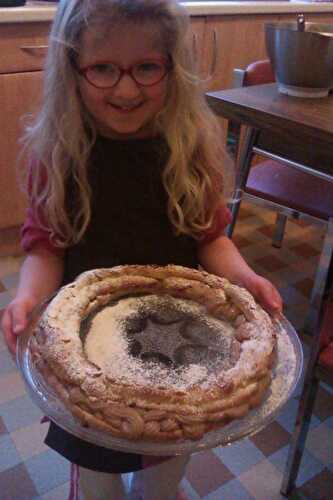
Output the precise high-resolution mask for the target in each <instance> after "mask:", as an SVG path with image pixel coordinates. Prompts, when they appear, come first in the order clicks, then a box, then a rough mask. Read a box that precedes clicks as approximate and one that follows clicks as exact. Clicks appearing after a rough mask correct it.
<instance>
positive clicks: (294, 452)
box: [281, 296, 333, 498]
mask: <svg viewBox="0 0 333 500" xmlns="http://www.w3.org/2000/svg"><path fill="white" fill-rule="evenodd" d="M320 318H322V319H320ZM332 332H333V297H332V296H331V297H330V298H328V299H327V300H326V302H325V304H324V305H323V307H322V308H321V314H320V315H319V324H318V328H317V331H316V335H315V336H314V337H313V338H312V344H311V349H310V356H309V360H308V364H307V368H306V372H305V379H304V385H303V390H302V393H301V396H300V400H299V406H298V410H297V416H296V422H295V426H294V430H293V433H292V436H291V439H290V446H289V453H288V458H287V464H286V467H285V471H284V475H283V480H282V488H281V493H282V494H283V495H285V496H290V495H292V494H293V493H294V491H295V481H296V479H297V475H298V471H299V466H300V462H301V459H302V455H303V451H304V448H305V442H306V437H307V434H308V430H309V426H310V421H311V416H312V411H313V407H314V404H315V400H316V393H317V389H318V386H319V382H320V381H323V382H326V383H327V384H330V385H332V386H333V335H332ZM292 498H294V497H292Z"/></svg>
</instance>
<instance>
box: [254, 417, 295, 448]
mask: <svg viewBox="0 0 333 500" xmlns="http://www.w3.org/2000/svg"><path fill="white" fill-rule="evenodd" d="M289 439H290V434H289V432H287V431H286V430H285V429H284V428H283V427H282V426H281V425H280V424H279V423H278V422H276V421H274V422H272V423H271V424H269V425H268V426H267V427H265V428H264V429H263V430H262V431H260V432H258V433H257V434H255V435H254V436H252V437H251V438H250V440H251V441H252V442H253V443H254V444H255V446H257V448H258V449H259V450H260V451H261V452H262V453H263V454H264V455H265V456H266V457H267V456H269V455H271V454H272V453H275V452H276V451H277V450H279V449H280V448H282V447H283V446H285V445H286V444H288V443H289Z"/></svg>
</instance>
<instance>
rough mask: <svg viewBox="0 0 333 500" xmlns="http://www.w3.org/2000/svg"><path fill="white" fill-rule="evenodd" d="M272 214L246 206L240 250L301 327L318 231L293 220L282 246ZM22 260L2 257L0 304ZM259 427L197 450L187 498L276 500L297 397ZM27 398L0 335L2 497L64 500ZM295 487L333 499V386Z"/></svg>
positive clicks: (63, 483)
mask: <svg viewBox="0 0 333 500" xmlns="http://www.w3.org/2000/svg"><path fill="white" fill-rule="evenodd" d="M273 221H274V216H272V214H270V213H269V212H264V211H261V212H259V211H258V210H257V209H254V208H253V207H250V206H249V205H247V206H245V207H244V208H243V209H242V212H241V218H240V220H239V222H238V225H237V227H236V232H235V238H234V239H235V241H236V242H237V244H238V246H239V248H241V250H242V253H243V255H244V256H245V257H246V258H247V259H248V261H249V262H250V263H251V264H252V266H253V267H254V268H255V269H256V270H257V271H258V272H260V273H262V274H263V275H265V276H266V277H268V278H270V279H271V280H272V281H274V282H275V283H276V284H277V286H278V288H279V290H280V291H281V294H282V295H283V297H284V300H285V304H286V308H285V313H286V315H287V317H288V318H289V319H290V320H291V321H292V322H293V324H294V325H295V326H296V327H299V326H301V324H302V321H303V318H304V313H305V311H306V308H307V304H308V294H309V290H310V288H311V282H312V278H313V272H314V269H315V267H316V263H317V255H318V250H319V248H320V247H321V243H322V233H321V232H320V231H319V230H318V228H315V229H313V228H312V227H310V226H306V225H304V224H300V223H293V222H290V223H289V225H288V228H287V234H286V238H285V242H284V245H283V248H282V249H280V250H277V249H274V248H273V247H272V246H271V245H270V235H271V233H272V223H273ZM19 265H20V259H19V258H2V259H0V309H1V308H3V307H5V306H6V304H7V303H8V301H9V300H10V299H11V297H12V296H13V295H14V293H15V286H16V283H17V270H18V268H19ZM299 390H300V389H299V388H298V390H297V391H296V393H295V395H294V397H293V398H292V399H291V400H290V401H289V402H288V404H287V405H286V406H285V407H284V409H283V411H282V413H281V414H280V415H279V416H278V417H277V418H276V420H275V421H274V422H273V423H271V424H270V425H269V426H268V427H266V428H265V429H264V430H262V431H261V432H259V433H258V434H256V435H255V436H252V437H250V438H247V439H243V440H242V441H239V442H237V443H235V444H232V445H230V446H227V447H224V448H221V447H219V448H215V449H213V450H211V451H208V452H203V453H199V454H195V455H193V456H192V458H191V462H190V465H189V467H188V470H187V474H186V478H185V479H184V481H183V486H184V489H185V491H186V492H187V495H188V498H189V500H199V499H204V500H222V499H223V500H250V499H256V500H277V499H280V498H282V497H281V496H280V494H279V489H280V485H281V478H282V472H283V469H284V465H285V460H286V455H287V449H288V440H289V436H290V432H291V430H292V427H293V423H294V419H295V412H296V408H297V404H298V400H297V395H298V394H299ZM40 416H41V412H40V411H39V409H37V408H36V407H35V406H34V405H33V403H32V402H31V401H30V399H29V397H28V396H27V394H26V392H25V388H24V385H23V383H22V380H21V377H20V375H19V373H18V372H17V369H16V366H15V364H14V362H13V361H12V359H11V357H10V356H9V354H8V352H7V350H6V347H5V345H4V341H3V339H2V337H1V335H0V500H41V499H44V500H66V498H67V496H66V495H67V492H68V472H69V467H68V463H67V462H66V461H65V460H64V459H62V458H61V457H60V456H59V455H57V454H56V453H54V452H53V451H52V450H49V449H48V448H47V447H46V446H45V445H44V444H43V437H44V435H45V432H46V428H47V424H42V425H41V424H40V423H39V420H40ZM297 484H298V486H299V491H300V492H301V493H302V494H303V495H304V498H306V499H309V500H310V499H311V500H331V499H332V498H333V391H332V389H330V388H329V387H328V386H324V385H322V386H321V388H320V392H319V396H318V398H317V403H316V408H315V412H314V416H313V418H312V422H311V430H310V432H309V436H308V440H307V449H306V453H305V454H304V458H303V461H302V466H301V470H300V474H299V477H298V482H297Z"/></svg>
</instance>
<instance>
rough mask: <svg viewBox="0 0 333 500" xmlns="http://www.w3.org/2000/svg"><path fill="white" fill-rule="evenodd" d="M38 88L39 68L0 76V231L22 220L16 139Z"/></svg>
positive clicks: (20, 160) (34, 103)
mask: <svg viewBox="0 0 333 500" xmlns="http://www.w3.org/2000/svg"><path fill="white" fill-rule="evenodd" d="M41 90H42V71H36V72H25V73H12V74H5V75H0V130H1V131H2V134H1V136H0V179H1V196H0V230H1V229H4V228H8V227H13V226H17V225H20V224H21V223H22V222H23V220H24V213H25V207H26V200H25V196H24V194H23V191H22V189H21V186H20V178H21V177H22V173H23V172H22V168H24V166H25V164H26V162H25V161H24V155H23V153H22V147H21V146H20V141H19V139H20V137H21V136H22V132H23V129H24V123H25V120H26V119H28V115H29V113H32V112H33V111H34V110H35V109H36V106H37V103H38V101H39V98H40V95H41Z"/></svg>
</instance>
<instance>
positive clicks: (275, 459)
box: [268, 446, 325, 486]
mask: <svg viewBox="0 0 333 500" xmlns="http://www.w3.org/2000/svg"><path fill="white" fill-rule="evenodd" d="M288 449H289V446H285V447H284V448H281V449H280V450H279V451H277V452H276V453H273V455H271V456H270V457H269V459H268V460H269V462H270V463H272V464H273V465H274V466H275V467H276V468H277V469H278V470H279V471H280V472H281V474H283V473H284V470H285V466H286V462H287V456H288ZM324 468H325V465H324V464H322V463H321V462H319V460H317V459H316V458H315V457H313V456H312V455H311V453H309V451H308V450H307V449H305V451H304V453H303V457H302V461H301V466H300V468H299V473H298V476H297V482H296V484H297V486H301V485H302V484H304V483H305V482H306V481H308V480H309V479H312V478H313V477H314V476H316V475H317V474H319V473H320V472H322V470H324Z"/></svg>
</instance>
